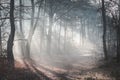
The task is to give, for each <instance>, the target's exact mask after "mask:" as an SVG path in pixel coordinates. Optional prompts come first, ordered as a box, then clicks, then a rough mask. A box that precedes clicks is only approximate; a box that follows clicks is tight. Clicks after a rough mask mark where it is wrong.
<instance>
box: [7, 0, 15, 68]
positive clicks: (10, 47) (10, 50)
mask: <svg viewBox="0 0 120 80" xmlns="http://www.w3.org/2000/svg"><path fill="white" fill-rule="evenodd" d="M10 25H11V31H10V35H9V39H8V42H7V58H8V61H9V63H10V65H11V66H14V55H13V41H14V36H15V24H14V0H10Z"/></svg>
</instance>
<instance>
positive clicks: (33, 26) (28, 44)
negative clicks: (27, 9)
mask: <svg viewBox="0 0 120 80" xmlns="http://www.w3.org/2000/svg"><path fill="white" fill-rule="evenodd" d="M42 2H43V0H41V2H40V4H39V7H38V13H37V17H38V18H37V19H36V21H35V24H34V12H35V10H34V7H35V6H34V0H31V4H32V15H31V28H30V31H29V35H28V38H27V40H28V41H27V43H26V48H27V51H28V52H27V55H26V58H28V59H29V58H30V46H31V41H32V37H33V34H34V32H35V29H36V27H37V23H38V20H39V16H40V7H41V5H42Z"/></svg>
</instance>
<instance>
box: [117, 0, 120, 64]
mask: <svg viewBox="0 0 120 80" xmlns="http://www.w3.org/2000/svg"><path fill="white" fill-rule="evenodd" d="M119 3H120V0H119ZM118 9H119V23H118V25H117V62H120V5H118Z"/></svg>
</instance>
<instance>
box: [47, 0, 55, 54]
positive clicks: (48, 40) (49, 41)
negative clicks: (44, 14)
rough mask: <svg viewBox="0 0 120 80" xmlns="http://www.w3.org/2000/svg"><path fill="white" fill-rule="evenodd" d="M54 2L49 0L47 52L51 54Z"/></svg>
mask: <svg viewBox="0 0 120 80" xmlns="http://www.w3.org/2000/svg"><path fill="white" fill-rule="evenodd" d="M52 8H53V2H52V0H49V28H48V35H47V53H48V54H51V44H52V27H53V15H54V14H53V9H52Z"/></svg>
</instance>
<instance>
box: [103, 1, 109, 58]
mask: <svg viewBox="0 0 120 80" xmlns="http://www.w3.org/2000/svg"><path fill="white" fill-rule="evenodd" d="M102 18H103V51H104V56H105V59H106V60H107V59H108V54H107V46H106V15H105V5H104V0H102Z"/></svg>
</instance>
